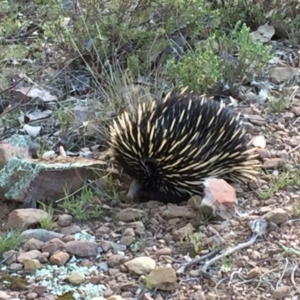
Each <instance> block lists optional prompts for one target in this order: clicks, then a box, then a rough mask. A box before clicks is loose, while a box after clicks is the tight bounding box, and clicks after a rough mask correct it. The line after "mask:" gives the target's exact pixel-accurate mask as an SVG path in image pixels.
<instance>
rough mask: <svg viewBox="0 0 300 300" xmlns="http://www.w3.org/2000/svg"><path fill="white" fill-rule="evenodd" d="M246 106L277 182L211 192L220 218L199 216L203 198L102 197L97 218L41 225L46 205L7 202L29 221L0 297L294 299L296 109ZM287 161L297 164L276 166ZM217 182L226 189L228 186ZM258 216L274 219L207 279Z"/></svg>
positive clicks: (7, 262)
mask: <svg viewBox="0 0 300 300" xmlns="http://www.w3.org/2000/svg"><path fill="white" fill-rule="evenodd" d="M295 99H296V98H295ZM296 101H297V99H296V100H295V103H296ZM246 109H247V111H248V114H249V118H248V127H249V128H250V131H252V134H253V136H254V137H256V138H255V140H256V142H257V143H258V144H260V150H259V154H260V157H261V158H262V160H263V163H264V164H265V167H266V168H268V169H270V168H271V169H272V168H273V169H278V170H280V171H273V175H274V176H273V177H272V179H270V175H264V174H263V173H261V175H260V176H259V178H258V180H257V182H252V183H251V184H250V186H249V187H246V186H242V185H235V186H234V187H235V191H236V196H235V193H231V194H230V193H229V196H228V197H227V198H226V197H225V198H226V199H224V198H222V197H221V198H222V199H220V198H218V196H217V195H216V194H214V193H212V199H213V200H212V202H214V203H215V204H216V205H221V204H224V203H225V204H226V205H225V206H226V209H225V210H223V214H222V213H221V214H219V218H218V219H217V220H208V219H207V218H204V217H203V214H201V209H199V202H201V199H196V200H197V201H198V202H197V201H196V202H195V201H192V200H190V201H188V203H183V204H182V205H170V204H169V205H163V204H160V203H157V202H154V201H151V202H148V203H146V204H139V203H134V204H124V203H123V204H122V203H119V204H118V205H117V206H115V207H112V206H109V203H105V202H104V203H101V211H102V213H101V215H100V216H99V218H96V219H93V220H91V221H85V222H78V221H76V219H75V218H74V217H72V216H71V215H70V214H66V213H63V212H61V213H54V214H53V215H52V216H51V219H53V221H54V223H53V226H52V229H51V230H46V229H43V228H40V227H41V226H40V225H38V224H40V223H41V220H42V219H45V218H46V217H47V214H48V212H47V211H45V210H42V209H37V208H24V209H22V208H19V207H18V206H16V205H15V204H14V205H12V204H9V203H2V204H1V209H0V211H1V213H2V220H7V222H8V225H10V226H18V227H21V226H22V227H23V231H22V233H21V236H20V239H21V240H22V241H23V244H22V245H21V246H19V247H18V248H16V249H13V250H10V251H6V252H5V253H4V254H3V259H2V261H1V276H0V290H1V292H0V298H1V299H5V300H6V299H31V300H32V299H40V300H42V299H48V300H50V299H55V297H57V299H63V298H65V297H67V298H68V299H69V297H74V299H91V298H95V299H103V298H104V299H110V300H113V299H124V300H126V299H127V300H129V299H143V300H146V299H149V300H150V299H195V300H196V299H251V298H254V299H298V297H299V285H300V279H299V275H300V270H299V233H300V232H299V230H300V221H299V219H298V217H299V203H298V202H299V184H298V180H299V179H298V174H299V172H298V171H297V170H298V169H297V168H295V167H296V164H295V163H293V162H297V161H299V159H298V156H299V152H298V151H297V148H298V145H299V139H300V137H299V135H298V129H297V120H298V119H299V117H298V115H300V112H299V106H297V105H294V106H293V107H292V108H291V109H290V110H288V111H285V112H283V113H280V114H274V116H272V117H271V116H270V114H266V113H265V112H264V111H258V109H257V108H256V109H254V108H246ZM266 111H267V109H266ZM270 119H271V120H270ZM258 128H264V130H263V131H262V130H259V131H257V129H258ZM258 132H259V134H258ZM267 135H268V138H264V137H266V136H267ZM285 163H289V164H290V165H293V168H294V169H282V168H279V167H280V166H282V165H284V164H285ZM277 172H278V173H277ZM222 185H223V186H222ZM219 188H220V189H222V188H224V189H230V187H229V186H228V185H227V184H226V183H224V182H222V183H220V185H219ZM208 189H210V191H211V192H213V186H208ZM235 197H236V198H237V200H238V204H237V205H235ZM13 208H16V209H13ZM233 208H234V211H235V212H233V210H232V209H233ZM5 212H6V214H5ZM226 213H227V214H226ZM4 218H6V219H4ZM259 219H263V220H266V221H267V222H268V226H267V229H266V231H265V232H263V234H262V235H260V236H258V237H257V239H256V240H255V241H254V242H253V243H252V244H248V245H247V246H245V247H244V248H239V249H237V250H236V251H234V252H232V253H230V255H228V256H226V257H223V258H221V259H220V260H217V261H216V262H215V263H214V264H212V265H210V266H209V267H208V269H207V272H208V273H209V276H207V274H204V273H203V266H204V264H205V263H207V262H208V261H209V260H210V259H212V258H214V257H216V255H218V254H221V253H223V252H224V251H225V250H228V249H230V248H232V247H236V246H239V245H240V244H243V243H246V242H248V241H249V240H250V239H251V236H252V232H253V230H252V229H251V227H250V226H249V225H250V224H249V221H254V220H259ZM218 250H219V252H217V253H216V252H214V251H218ZM210 253H212V255H211V256H209V254H210ZM197 258H199V259H198V260H197ZM201 258H202V260H201ZM71 291H72V292H71ZM58 295H60V296H58ZM72 295H73V296H72ZM70 299H71V298H70Z"/></svg>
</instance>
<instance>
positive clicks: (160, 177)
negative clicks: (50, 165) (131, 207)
mask: <svg viewBox="0 0 300 300" xmlns="http://www.w3.org/2000/svg"><path fill="white" fill-rule="evenodd" d="M108 144H109V145H110V147H111V150H112V153H113V155H114V159H115V161H116V162H117V163H119V165H120V166H121V167H122V168H123V170H124V172H125V173H127V174H128V175H129V176H130V177H131V178H132V179H133V181H132V184H131V186H130V188H129V192H128V195H127V196H129V197H131V198H139V200H144V201H145V200H150V199H152V200H158V201H161V202H164V203H178V202H181V201H185V200H187V199H188V198H189V197H191V196H192V195H199V194H201V184H202V183H203V181H204V179H205V178H208V177H214V178H222V179H225V180H227V181H228V182H244V183H246V182H247V181H248V180H251V179H253V178H254V175H255V174H257V171H256V170H255V168H256V167H257V166H258V160H257V159H256V154H255V149H254V148H250V147H249V141H248V140H247V138H246V135H245V130H244V128H243V125H242V122H241V121H239V115H238V116H235V115H234V114H233V112H232V111H231V110H230V109H229V108H226V107H225V106H224V105H223V104H220V103H219V102H217V101H215V100H212V99H210V98H207V97H206V96H198V95H196V94H191V93H189V94H184V93H181V94H178V95H175V96H170V94H169V95H168V96H167V97H166V98H165V99H164V100H163V101H161V102H157V101H155V100H153V101H152V103H150V105H146V104H145V103H143V104H139V106H138V111H137V114H136V115H134V114H132V113H129V112H124V113H122V114H121V115H120V116H119V117H118V118H117V119H116V120H114V122H113V125H112V126H111V127H110V137H109V140H108Z"/></svg>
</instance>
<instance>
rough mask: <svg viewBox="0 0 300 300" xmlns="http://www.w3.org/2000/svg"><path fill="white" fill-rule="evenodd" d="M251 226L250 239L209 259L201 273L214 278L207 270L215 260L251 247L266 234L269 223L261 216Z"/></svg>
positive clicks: (250, 223)
mask: <svg viewBox="0 0 300 300" xmlns="http://www.w3.org/2000/svg"><path fill="white" fill-rule="evenodd" d="M249 226H250V228H251V230H252V232H253V234H252V236H251V238H250V239H249V241H247V242H245V243H242V244H239V245H237V246H235V247H233V248H230V249H228V250H226V251H225V252H224V253H222V254H220V255H218V256H216V257H214V258H212V259H211V260H209V261H207V262H206V263H205V264H204V266H203V267H202V268H201V273H202V276H203V277H205V278H209V279H212V280H213V278H212V276H211V275H210V274H209V273H208V272H207V269H208V267H209V266H211V265H212V264H214V263H215V262H217V261H218V260H220V259H222V258H224V257H226V256H228V255H231V254H233V253H234V252H236V251H238V250H241V249H243V248H246V247H249V246H251V245H252V244H254V242H255V241H256V239H257V238H258V237H259V236H261V235H263V234H265V232H266V228H267V226H268V223H267V221H266V220H265V219H263V218H260V219H257V220H254V221H251V222H249Z"/></svg>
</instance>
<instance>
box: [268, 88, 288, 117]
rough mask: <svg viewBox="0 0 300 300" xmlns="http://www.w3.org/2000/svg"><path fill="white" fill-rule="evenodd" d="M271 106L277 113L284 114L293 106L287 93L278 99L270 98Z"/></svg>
mask: <svg viewBox="0 0 300 300" xmlns="http://www.w3.org/2000/svg"><path fill="white" fill-rule="evenodd" d="M269 100H270V105H271V107H272V108H273V110H274V111H275V112H277V113H281V112H283V111H284V110H285V109H287V108H289V107H290V105H291V99H290V97H289V96H288V95H286V93H284V92H283V93H282V94H280V95H279V96H278V97H276V98H275V97H273V96H271V97H269Z"/></svg>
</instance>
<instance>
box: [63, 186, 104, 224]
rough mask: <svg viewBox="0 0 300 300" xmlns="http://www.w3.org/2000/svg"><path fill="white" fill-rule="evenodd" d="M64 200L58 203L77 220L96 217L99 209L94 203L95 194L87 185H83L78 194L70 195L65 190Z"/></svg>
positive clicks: (98, 214) (99, 211) (99, 212)
mask: <svg viewBox="0 0 300 300" xmlns="http://www.w3.org/2000/svg"><path fill="white" fill-rule="evenodd" d="M65 195H66V196H65V199H64V202H63V203H62V204H61V205H60V206H61V207H62V208H64V209H66V210H67V211H68V212H70V213H71V214H72V215H73V216H74V217H75V218H76V219H78V220H89V219H91V218H97V217H99V216H100V214H101V210H100V208H99V206H97V203H95V195H94V192H93V190H92V189H91V188H90V187H89V186H85V187H84V188H83V189H82V191H80V192H79V194H78V195H76V196H72V195H68V194H67V193H66V192H65Z"/></svg>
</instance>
